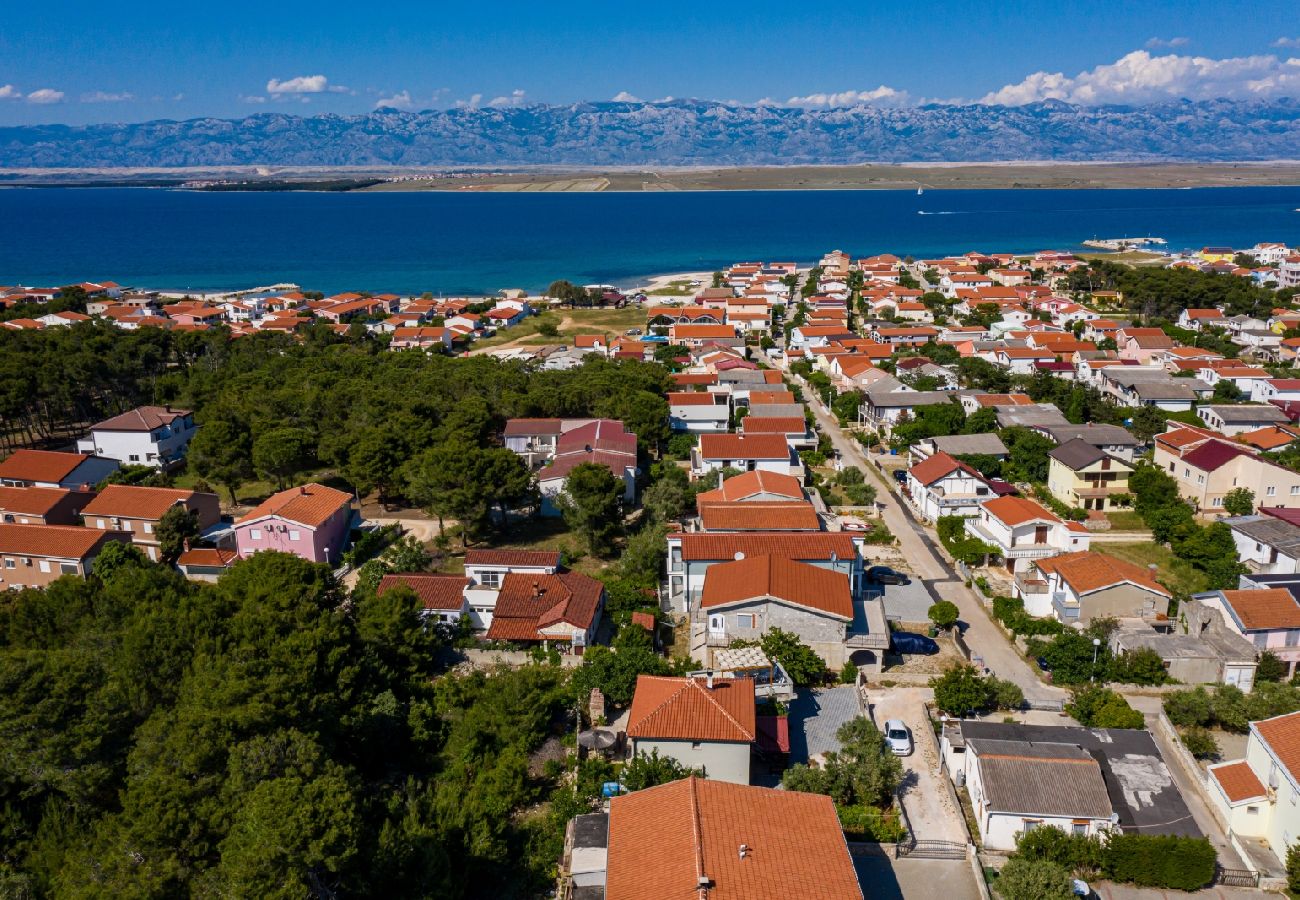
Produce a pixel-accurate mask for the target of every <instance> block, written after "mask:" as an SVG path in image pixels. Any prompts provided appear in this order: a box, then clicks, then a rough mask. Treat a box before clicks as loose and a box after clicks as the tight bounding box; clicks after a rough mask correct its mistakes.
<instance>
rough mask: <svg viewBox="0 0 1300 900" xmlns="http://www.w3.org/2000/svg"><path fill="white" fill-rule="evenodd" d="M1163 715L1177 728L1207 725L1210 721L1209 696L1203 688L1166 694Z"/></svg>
mask: <svg viewBox="0 0 1300 900" xmlns="http://www.w3.org/2000/svg"><path fill="white" fill-rule="evenodd" d="M1164 708H1165V715H1167V716H1168V717H1169V721H1170V722H1172V723H1173V724H1175V725H1177V726H1179V727H1188V726H1193V725H1207V724H1209V722H1210V720H1211V711H1210V695H1209V693H1208V692H1207V691H1206V690H1205V688H1203V687H1196V688H1192V689H1191V690H1185V691H1174V692H1173V693H1170V694H1166V695H1165V700H1164Z"/></svg>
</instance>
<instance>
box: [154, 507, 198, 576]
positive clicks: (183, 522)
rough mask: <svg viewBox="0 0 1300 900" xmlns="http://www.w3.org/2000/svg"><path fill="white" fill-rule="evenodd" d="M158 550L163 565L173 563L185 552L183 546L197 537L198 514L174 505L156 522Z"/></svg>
mask: <svg viewBox="0 0 1300 900" xmlns="http://www.w3.org/2000/svg"><path fill="white" fill-rule="evenodd" d="M156 533H157V535H158V549H159V551H160V552H161V553H162V559H163V562H165V563H169V564H170V563H174V562H176V560H177V558H178V557H179V556H180V555H181V554H182V553H184V552H185V545H186V543H187V542H189V541H193V540H194V539H195V538H197V537H198V536H199V514H198V513H197V512H195V511H194V510H192V509H190V508H188V507H186V506H183V505H182V504H179V503H178V504H176V505H175V506H173V507H172V508H171V509H169V510H167V512H165V513H163V515H162V518H161V519H159V520H158V529H157V532H156Z"/></svg>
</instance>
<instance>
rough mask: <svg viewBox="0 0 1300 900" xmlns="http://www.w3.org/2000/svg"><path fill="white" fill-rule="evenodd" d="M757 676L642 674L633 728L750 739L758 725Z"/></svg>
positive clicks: (667, 736)
mask: <svg viewBox="0 0 1300 900" xmlns="http://www.w3.org/2000/svg"><path fill="white" fill-rule="evenodd" d="M754 719H755V708H754V682H753V680H752V679H749V678H735V679H732V678H715V679H714V680H713V687H712V688H709V687H708V686H707V684H706V681H705V679H703V678H698V679H697V678H689V677H688V678H659V677H656V676H654V675H639V676H637V679H636V693H635V694H634V695H633V697H632V708H631V710H630V711H629V712H628V717H627V734H628V737H632V738H642V739H644V738H653V739H660V740H674V741H736V742H741V743H746V744H748V743H750V742H752V741H753V740H754V738H755V736H756V734H757V728H756V726H755V721H754Z"/></svg>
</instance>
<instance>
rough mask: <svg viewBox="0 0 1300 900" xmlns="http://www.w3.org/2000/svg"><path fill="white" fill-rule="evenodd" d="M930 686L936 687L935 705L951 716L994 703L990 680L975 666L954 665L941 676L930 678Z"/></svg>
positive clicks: (973, 710)
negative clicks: (983, 676)
mask: <svg viewBox="0 0 1300 900" xmlns="http://www.w3.org/2000/svg"><path fill="white" fill-rule="evenodd" d="M930 686H931V687H932V688H934V705H935V706H937V707H939V709H940V711H942V712H945V713H947V714H948V715H950V716H964V715H966V714H967V713H968V712H975V711H979V710H984V709H988V708H989V707H990V706H991V705H992V699H993V698H992V691H991V689H990V687H989V682H988V680H987V679H985V678H982V677H981V676H980V674H979V673H978V672H977V671H975V667H974V666H970V665H958V666H953V667H952V668H951V669H949V670H948V671H947V672H944V673H943V674H942V675H940V676H939V677H937V678H932V679H930Z"/></svg>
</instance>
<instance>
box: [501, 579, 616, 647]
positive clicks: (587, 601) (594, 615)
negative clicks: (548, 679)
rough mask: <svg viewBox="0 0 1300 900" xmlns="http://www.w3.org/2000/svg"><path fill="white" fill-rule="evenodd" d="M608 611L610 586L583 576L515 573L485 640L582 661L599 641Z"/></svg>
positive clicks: (505, 584)
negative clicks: (604, 613)
mask: <svg viewBox="0 0 1300 900" xmlns="http://www.w3.org/2000/svg"><path fill="white" fill-rule="evenodd" d="M604 606H605V586H604V585H603V584H601V583H600V582H599V581H597V580H596V579H594V578H592V577H590V576H588V575H583V574H582V573H580V572H557V573H555V574H554V575H524V574H521V573H514V572H512V573H510V574H508V575H506V577H505V578H504V579H502V581H501V589H500V590H499V591H498V592H497V599H496V606H495V607H494V609H493V611H492V624H491V625H489V626H488V629H487V635H486V637H487V639H488V640H491V641H509V642H510V643H513V644H522V645H524V646H525V647H536V646H540V647H542V648H543V649H550V648H552V647H554V648H555V649H558V650H560V651H561V652H564V653H576V654H578V655H579V656H581V655H582V653H583V651H584V650H585V649H586V648H587V647H590V646H591V644H592V641H593V640H594V638H595V637H596V629H597V628H598V627H599V626H600V616H601V612H602V611H603V609H604Z"/></svg>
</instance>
